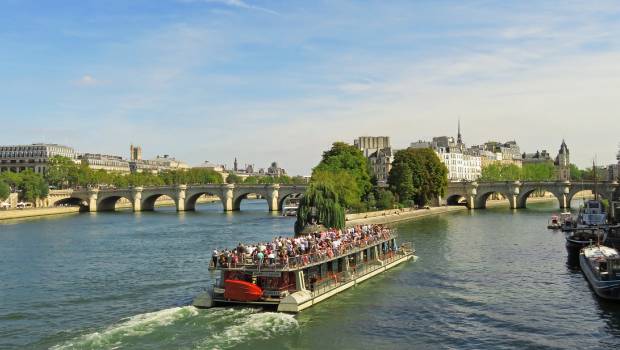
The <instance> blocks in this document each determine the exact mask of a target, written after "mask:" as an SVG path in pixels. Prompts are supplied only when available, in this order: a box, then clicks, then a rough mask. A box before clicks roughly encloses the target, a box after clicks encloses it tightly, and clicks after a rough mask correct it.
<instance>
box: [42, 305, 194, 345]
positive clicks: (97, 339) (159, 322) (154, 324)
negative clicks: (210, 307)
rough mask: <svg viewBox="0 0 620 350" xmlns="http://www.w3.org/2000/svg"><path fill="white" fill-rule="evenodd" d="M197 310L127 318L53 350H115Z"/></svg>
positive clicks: (167, 311)
mask: <svg viewBox="0 0 620 350" xmlns="http://www.w3.org/2000/svg"><path fill="white" fill-rule="evenodd" d="M197 314H198V309H196V308H195V307H193V306H184V307H173V308H170V309H165V310H160V311H155V312H148V313H145V314H139V315H135V316H131V317H128V318H126V319H123V320H121V322H120V323H118V324H115V325H112V326H110V327H108V328H106V329H105V330H103V331H101V332H94V333H89V334H85V335H82V336H80V337H77V338H74V339H71V340H69V341H67V342H65V343H62V344H59V345H56V346H53V347H52V348H51V349H53V350H62V349H100V348H101V349H103V348H107V349H110V348H117V347H120V346H122V345H123V341H124V340H125V339H127V338H131V337H141V336H144V335H147V334H150V333H152V332H153V331H155V330H156V329H157V328H159V327H163V326H167V325H170V324H172V323H174V322H176V321H179V320H181V319H183V318H188V317H192V316H196V315H197Z"/></svg>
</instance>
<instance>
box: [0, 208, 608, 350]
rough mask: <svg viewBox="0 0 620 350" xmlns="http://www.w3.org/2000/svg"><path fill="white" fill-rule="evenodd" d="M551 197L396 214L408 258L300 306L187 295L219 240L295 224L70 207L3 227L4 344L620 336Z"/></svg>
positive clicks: (539, 341) (579, 342)
mask: <svg viewBox="0 0 620 350" xmlns="http://www.w3.org/2000/svg"><path fill="white" fill-rule="evenodd" d="M555 211H557V209H555V208H554V207H553V205H552V204H539V205H530V209H528V210H520V211H510V210H508V209H488V210H479V211H475V212H467V211H463V212H459V213H454V214H447V215H442V216H437V217H432V218H427V219H423V220H419V221H415V222H409V223H404V224H399V225H398V226H397V227H398V231H399V234H400V239H401V240H411V241H413V242H415V246H416V249H417V252H418V253H417V255H418V256H419V257H420V258H419V259H418V261H417V262H415V263H406V264H404V265H401V266H399V267H397V268H395V269H393V270H390V271H389V272H387V273H384V274H382V275H380V276H378V277H376V278H373V279H371V280H370V281H368V282H365V283H363V284H361V285H359V286H357V287H355V288H353V289H351V290H349V291H347V292H345V293H341V294H339V295H337V296H336V297H334V298H331V299H329V300H327V301H325V302H323V303H321V304H319V305H317V306H315V307H313V308H311V309H309V310H307V311H304V312H303V313H301V314H299V315H295V316H294V315H287V314H278V313H273V312H263V311H261V310H256V309H250V308H214V309H210V310H198V309H195V308H194V307H191V306H188V305H189V303H190V301H191V299H192V297H193V296H194V295H196V294H197V293H199V292H200V291H201V290H202V289H203V288H204V287H205V286H207V285H208V284H209V283H210V282H211V280H212V275H211V274H210V272H208V271H207V264H208V260H209V258H210V251H211V250H212V249H213V248H214V247H231V246H234V245H236V244H237V242H239V241H259V240H265V239H269V238H271V237H272V236H274V235H282V234H289V233H290V231H291V228H292V225H293V219H291V218H283V217H280V216H277V215H275V214H270V213H268V212H267V211H266V204H265V202H261V201H244V203H243V206H242V211H240V212H236V213H234V214H226V213H222V212H221V206H219V205H203V206H200V207H199V210H198V211H196V212H188V213H176V212H175V211H173V210H171V209H169V208H167V209H158V210H157V211H156V212H153V213H140V214H134V213H131V212H127V211H124V212H117V213H98V214H80V215H70V216H62V217H55V218H41V219H36V220H28V221H19V222H16V221H13V222H4V223H0V281H1V282H0V348H33V349H41V348H53V349H155V348H161V349H171V348H179V349H228V348H247V349H254V350H257V349H280V348H287V349H335V348H336V349H338V348H340V349H426V348H451V349H480V348H493V349H497V348H520V349H522V348H549V349H574V348H600V349H612V348H618V347H620V306H619V305H618V304H614V303H609V302H604V301H601V300H599V299H597V298H596V297H595V295H594V293H593V292H592V291H591V289H590V288H589V286H588V284H587V282H586V281H585V279H584V278H583V276H582V275H581V273H580V272H579V271H578V269H577V270H576V269H574V268H571V267H570V266H569V265H568V264H567V254H566V250H565V248H564V239H563V236H562V235H561V233H554V232H551V231H548V230H547V229H546V228H545V227H546V223H547V218H548V217H549V215H550V214H551V213H553V212H555Z"/></svg>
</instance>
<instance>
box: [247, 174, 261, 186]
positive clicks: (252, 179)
mask: <svg viewBox="0 0 620 350" xmlns="http://www.w3.org/2000/svg"><path fill="white" fill-rule="evenodd" d="M258 182H259V179H258V176H248V177H246V178H245V179H244V180H243V183H244V184H248V185H257V184H258Z"/></svg>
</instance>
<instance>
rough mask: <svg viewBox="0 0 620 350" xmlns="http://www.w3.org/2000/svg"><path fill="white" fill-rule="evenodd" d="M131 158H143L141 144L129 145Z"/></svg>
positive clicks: (132, 159)
mask: <svg viewBox="0 0 620 350" xmlns="http://www.w3.org/2000/svg"><path fill="white" fill-rule="evenodd" d="M129 160H131V161H136V160H142V147H141V146H134V145H130V146H129Z"/></svg>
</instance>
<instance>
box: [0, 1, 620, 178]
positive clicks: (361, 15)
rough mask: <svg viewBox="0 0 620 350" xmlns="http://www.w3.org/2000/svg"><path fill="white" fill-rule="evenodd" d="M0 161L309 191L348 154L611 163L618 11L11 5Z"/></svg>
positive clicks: (0, 31)
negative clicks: (492, 145)
mask: <svg viewBox="0 0 620 350" xmlns="http://www.w3.org/2000/svg"><path fill="white" fill-rule="evenodd" d="M0 8H1V9H2V10H1V11H0V77H2V80H1V81H2V84H0V96H1V97H0V125H2V128H1V130H2V132H0V144H16V143H17V144H23V143H32V142H41V141H44V142H55V143H62V144H67V145H71V146H74V147H75V148H76V149H78V150H79V151H82V152H101V153H110V154H121V155H125V156H127V155H128V149H129V144H130V143H134V144H141V145H142V146H143V149H144V154H145V156H147V157H154V156H155V155H157V154H170V155H173V156H176V157H177V158H180V159H183V160H186V161H187V162H189V163H191V164H199V163H201V162H203V161H205V160H209V161H212V162H217V163H226V164H229V165H230V164H231V163H232V159H233V158H234V157H235V156H236V157H238V159H239V161H240V163H242V164H244V163H254V164H256V166H258V167H263V166H265V167H266V166H268V164H269V163H270V162H271V161H273V160H277V161H279V162H280V165H281V166H283V167H285V168H287V169H288V170H289V172H291V173H294V174H309V172H310V169H311V167H312V166H314V165H315V164H316V163H317V162H318V161H319V159H320V155H321V153H322V151H323V150H325V149H327V148H329V145H330V144H331V143H332V142H333V141H336V140H343V141H347V142H352V141H353V139H354V138H355V137H357V136H361V135H388V136H391V137H392V143H393V146H394V147H396V148H400V147H405V146H406V145H408V144H409V143H410V142H412V141H416V140H418V139H428V138H430V137H432V136H438V135H445V134H448V135H454V134H455V133H456V123H457V119H458V118H459V117H460V118H461V123H462V126H463V134H464V137H465V141H466V142H467V143H469V144H477V143H482V142H485V141H488V140H511V139H516V141H517V142H518V143H519V144H520V145H521V147H522V149H523V150H525V151H528V152H534V151H535V150H536V149H548V150H549V151H551V152H552V153H553V154H555V153H556V152H557V149H558V148H559V145H560V143H561V140H562V138H565V139H566V142H567V144H568V146H569V148H570V149H571V155H572V158H573V159H572V160H573V161H574V162H576V163H577V164H578V165H580V166H587V165H588V164H590V163H591V161H592V159H593V157H594V156H595V155H596V156H597V158H598V161H599V162H600V163H611V162H614V161H615V153H616V151H617V146H618V143H619V142H620V134H619V133H618V130H619V129H620V116H619V112H620V111H619V109H620V108H619V105H620V89H619V88H620V64H618V62H620V45H619V44H620V4H618V3H617V2H613V1H612V2H605V1H597V2H596V3H592V2H586V1H583V2H578V1H544V2H508V1H467V2H465V1H254V0H243V1H242V0H212V1H209V0H158V1H153V0H144V1H140V0H132V1H84V0H82V1H27V0H23V1H21V0H0Z"/></svg>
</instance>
